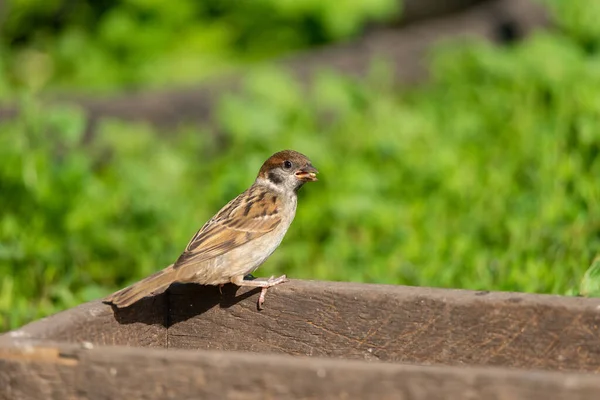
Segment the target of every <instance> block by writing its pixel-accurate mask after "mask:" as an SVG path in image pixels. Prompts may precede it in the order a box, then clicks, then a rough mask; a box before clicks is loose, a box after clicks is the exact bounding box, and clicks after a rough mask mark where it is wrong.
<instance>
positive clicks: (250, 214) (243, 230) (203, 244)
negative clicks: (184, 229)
mask: <svg viewBox="0 0 600 400" xmlns="http://www.w3.org/2000/svg"><path fill="white" fill-rule="evenodd" d="M280 211H281V199H280V198H279V196H277V195H276V194H274V193H272V192H270V191H269V190H268V189H266V188H264V187H260V186H252V187H251V188H250V189H248V190H247V191H246V192H244V193H242V194H240V195H239V196H238V197H236V198H235V199H233V200H231V201H230V202H229V203H227V205H225V207H223V208H222V209H221V211H219V212H218V213H217V215H215V216H214V217H213V218H212V219H211V220H209V221H208V222H207V223H206V224H204V226H203V227H202V228H200V230H199V231H198V232H197V233H196V234H195V235H194V237H193V238H192V240H190V242H189V243H188V245H187V247H186V249H185V251H184V252H183V254H182V255H181V256H180V257H179V259H178V260H177V262H176V263H175V265H174V268H181V267H184V266H186V265H191V264H197V263H200V262H203V261H206V260H210V259H212V258H215V257H218V256H220V255H222V254H224V253H226V252H228V251H230V250H231V249H234V248H236V247H239V246H241V245H243V244H245V243H248V242H249V241H251V240H254V239H256V238H259V237H261V236H263V235H264V234H265V233H267V232H270V231H272V230H273V229H275V228H276V227H277V225H279V223H280V222H281V216H280Z"/></svg>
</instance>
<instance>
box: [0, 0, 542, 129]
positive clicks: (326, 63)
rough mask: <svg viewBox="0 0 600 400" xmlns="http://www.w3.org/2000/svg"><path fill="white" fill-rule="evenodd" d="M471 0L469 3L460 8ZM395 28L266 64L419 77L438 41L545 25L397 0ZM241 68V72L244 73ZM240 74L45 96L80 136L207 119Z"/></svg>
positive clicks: (532, 7)
mask: <svg viewBox="0 0 600 400" xmlns="http://www.w3.org/2000/svg"><path fill="white" fill-rule="evenodd" d="M468 6H471V7H468ZM401 23H402V24H403V25H404V26H403V27H402V28H401V29H399V28H393V27H378V28H377V29H373V30H371V31H370V32H368V33H367V34H365V35H364V36H363V37H360V38H359V39H357V40H355V41H351V42H347V43H341V44H335V45H331V46H324V47H323V48H320V49H313V50H311V51H307V52H302V53H299V54H295V55H292V56H289V57H284V58H282V59H279V60H275V61H274V62H275V63H276V64H277V65H280V66H283V67H284V68H285V69H286V70H287V71H289V72H290V73H292V74H293V75H295V76H296V77H297V78H298V79H300V80H301V81H303V82H310V81H311V80H312V78H313V77H314V76H315V75H316V74H317V73H318V72H320V71H322V70H323V69H328V70H332V71H335V72H338V73H343V74H346V75H350V76H355V77H362V76H365V75H366V74H367V73H368V71H369V69H370V66H371V63H372V61H373V59H375V58H377V59H384V60H386V61H388V62H389V64H390V66H391V68H392V71H393V73H394V78H395V80H396V81H398V82H401V83H403V84H405V83H416V82H420V81H422V80H423V79H425V78H427V76H428V69H427V64H428V62H427V58H428V55H429V52H430V51H431V49H432V47H433V46H434V45H436V44H437V43H439V42H440V41H441V40H449V39H452V38H454V39H457V38H464V37H471V38H480V39H484V40H488V41H492V42H496V43H502V42H506V41H511V40H515V39H518V38H521V37H523V36H525V35H526V34H528V33H529V32H531V31H532V30H535V29H539V28H541V27H543V26H547V25H548V18H547V15H546V12H545V8H544V7H543V6H542V5H540V4H539V3H538V2H537V1H536V0H485V1H483V0H447V1H444V2H440V1H437V0H405V1H403V14H402V19H401ZM246 70H247V68H246V69H245V70H244V72H245V71H246ZM244 77H245V74H244V73H237V74H233V75H229V76H224V77H221V78H220V79H218V80H216V81H215V82H213V81H212V80H211V82H210V83H207V84H200V85H195V86H192V87H186V88H176V89H168V90H160V91H145V92H141V93H127V94H123V95H120V96H117V97H110V98H89V97H86V96H83V95H67V96H62V97H59V98H51V99H49V100H48V101H51V102H63V103H70V104H77V105H79V106H80V107H82V108H83V109H84V110H85V111H86V112H87V114H88V116H89V126H88V134H90V135H91V134H92V133H93V132H94V131H95V124H96V123H97V121H98V120H99V119H101V118H103V117H114V118H119V119H124V120H135V121H147V122H149V123H151V124H154V125H157V126H163V127H170V126H174V125H177V124H180V123H182V122H201V123H210V122H212V116H213V114H214V108H215V106H216V104H218V102H217V99H218V98H219V97H220V96H221V95H222V94H224V93H228V92H236V91H239V87H240V82H241V81H243V79H244ZM17 113H18V112H17V109H16V108H14V107H13V108H10V107H0V120H1V119H6V118H12V117H14V116H15V115H17Z"/></svg>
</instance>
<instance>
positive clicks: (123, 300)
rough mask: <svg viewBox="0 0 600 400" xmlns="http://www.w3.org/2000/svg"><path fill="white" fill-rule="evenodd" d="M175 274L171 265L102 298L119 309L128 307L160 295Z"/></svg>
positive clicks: (175, 277) (175, 276) (173, 279)
mask: <svg viewBox="0 0 600 400" xmlns="http://www.w3.org/2000/svg"><path fill="white" fill-rule="evenodd" d="M177 275H178V274H177V273H176V271H175V270H174V269H173V264H171V265H169V266H168V267H167V268H165V269H163V270H162V271H158V272H156V273H154V274H152V275H150V276H149V277H147V278H144V279H142V280H141V281H139V282H136V283H134V284H133V285H131V286H128V287H126V288H125V289H121V290H119V291H118V292H115V293H113V294H111V295H110V296H108V297H106V298H104V299H103V300H102V301H103V302H104V303H109V304H113V305H115V306H117V307H119V308H123V307H129V306H130V305H132V304H133V303H135V302H136V301H138V300H140V299H142V298H144V297H147V296H154V295H157V294H160V293H162V292H164V291H165V290H167V288H168V287H169V286H170V285H171V284H172V283H173V282H175V280H176V279H177Z"/></svg>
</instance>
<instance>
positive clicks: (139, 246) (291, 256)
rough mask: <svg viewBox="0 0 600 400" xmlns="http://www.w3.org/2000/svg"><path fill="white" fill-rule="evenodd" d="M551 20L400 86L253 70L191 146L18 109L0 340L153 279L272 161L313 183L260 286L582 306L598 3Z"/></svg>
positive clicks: (7, 124)
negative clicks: (411, 291) (341, 284)
mask: <svg viewBox="0 0 600 400" xmlns="http://www.w3.org/2000/svg"><path fill="white" fill-rule="evenodd" d="M553 4H554V7H555V8H554V10H555V11H556V15H557V22H558V24H559V26H560V27H561V30H560V31H554V32H545V33H540V34H537V35H535V36H533V37H530V38H528V39H527V40H525V41H524V42H522V43H519V44H517V45H514V46H511V47H503V48H498V47H493V46H491V45H488V44H485V43H482V42H479V41H476V40H473V41H471V42H469V43H464V42H461V43H456V42H447V43H443V44H440V46H439V48H438V49H437V51H436V52H435V53H434V55H433V56H432V62H431V65H432V71H433V73H432V75H433V78H432V80H431V81H430V82H429V83H427V84H426V85H423V86H421V87H418V88H413V89H402V90H399V89H397V88H395V87H394V86H393V85H392V84H391V82H390V81H389V79H387V78H386V76H388V75H389V74H386V73H385V68H384V66H380V65H375V66H374V68H373V72H372V74H371V75H370V76H369V77H367V78H366V79H364V80H362V81H360V82H359V81H355V80H352V79H349V78H343V77H341V76H338V75H336V74H334V73H328V72H326V71H325V72H323V73H322V74H321V75H320V76H319V77H318V78H317V79H315V81H314V82H312V84H311V85H310V88H309V89H308V91H306V90H303V89H302V88H301V87H300V86H299V84H297V83H295V82H294V81H293V80H292V79H290V77H288V76H286V75H285V74H284V73H283V72H281V71H278V70H273V69H268V68H267V69H257V70H254V72H252V73H250V74H249V78H248V80H247V83H246V88H245V90H244V92H243V93H242V94H240V95H236V96H232V95H229V96H225V97H223V98H222V99H221V101H220V104H219V107H218V115H217V123H216V126H215V127H213V128H210V129H209V128H208V127H206V128H203V129H201V130H198V129H197V128H194V129H192V128H189V127H181V128H180V129H179V130H178V131H177V132H169V134H168V135H166V134H165V133H164V132H162V133H161V132H157V131H155V130H153V129H152V128H150V127H149V126H146V125H144V124H133V123H123V122H118V121H113V120H104V121H102V122H101V125H100V128H99V129H100V134H99V135H98V138H97V140H96V141H95V142H93V143H90V144H86V145H84V146H83V147H82V145H81V143H80V142H81V137H82V131H83V127H84V122H85V115H83V114H82V113H81V112H80V111H79V110H77V109H75V108H56V107H53V108H47V107H41V106H40V105H39V104H38V102H37V101H36V97H35V96H30V95H26V94H24V95H22V96H21V98H20V101H21V103H22V105H23V109H24V110H25V113H24V114H23V115H22V116H21V117H20V118H19V119H17V120H13V121H2V122H0V157H1V159H2V160H3V162H2V163H0V193H2V195H1V196H0V210H1V211H0V274H1V276H2V280H1V281H0V317H1V318H2V320H1V321H0V329H8V328H12V327H16V326H19V325H21V324H23V323H25V322H27V321H30V320H32V319H34V318H38V317H40V316H43V315H47V314H49V313H52V312H55V311H57V310H60V309H64V308H67V307H71V306H73V305H75V304H77V303H79V302H83V301H87V300H91V299H95V298H98V297H100V296H102V295H105V294H108V293H110V292H111V291H112V290H115V289H117V288H119V287H122V286H124V285H126V284H129V283H132V282H134V281H136V280H138V279H139V278H141V277H143V276H145V275H147V274H150V273H151V272H153V271H155V270H157V269H159V268H161V267H163V266H166V265H167V264H168V263H170V262H172V261H173V260H174V259H175V258H176V257H177V256H178V255H179V253H180V252H181V250H182V249H183V247H184V246H185V244H186V243H187V241H188V239H189V237H191V235H192V234H193V233H194V232H195V230H196V229H198V228H199V227H200V226H201V225H202V224H203V223H204V222H205V221H206V220H207V219H208V218H209V217H210V216H212V215H213V214H214V213H215V212H216V211H217V210H218V209H219V208H220V207H221V206H222V205H224V204H225V203H226V202H227V201H228V200H230V199H231V198H232V197H234V196H235V195H237V194H238V193H239V192H240V191H242V190H244V189H245V188H246V187H247V186H249V185H250V184H251V183H252V181H253V179H254V175H255V173H256V171H257V170H258V168H259V166H260V164H261V163H262V161H263V160H264V159H265V158H266V157H268V156H269V155H270V154H272V153H273V152H275V151H278V150H280V149H284V148H293V149H296V150H298V151H301V152H303V153H305V154H307V155H308V156H309V157H310V158H311V159H312V161H313V163H314V165H315V166H317V168H318V169H319V170H320V172H321V174H320V181H319V182H318V183H316V184H311V185H307V186H306V187H305V188H303V189H302V191H301V193H300V203H299V209H298V213H297V216H296V221H295V222H294V224H293V225H292V228H291V229H290V232H289V233H288V235H287V236H286V238H285V239H284V241H283V243H282V245H281V247H280V249H279V250H278V251H276V252H275V253H274V255H273V256H272V257H271V258H270V259H269V261H267V263H266V264H265V265H264V266H263V267H261V269H259V271H258V272H259V275H261V276H269V275H271V274H279V273H283V272H285V273H287V274H288V275H289V276H290V277H293V278H310V279H332V280H344V281H360V282H381V283H393V284H408V285H427V286H438V287H462V288H470V289H480V290H515V291H524V292H537V293H558V294H570V295H573V294H579V293H580V292H581V293H582V294H585V295H595V293H596V292H597V289H596V288H597V282H598V281H597V275H598V274H597V273H596V269H597V262H596V263H595V264H594V265H595V266H593V267H592V268H591V269H590V271H588V273H587V274H586V269H587V268H588V267H589V266H590V264H592V261H593V260H594V258H595V257H596V255H597V254H600V185H599V184H598V180H599V177H600V157H599V156H598V154H599V152H600V96H599V92H600V64H599V61H600V58H599V54H600V53H599V49H600V47H599V46H598V45H599V44H600V33H599V31H598V30H597V29H596V27H595V22H594V21H595V19H593V18H588V17H587V16H588V15H590V14H594V13H597V12H599V11H600V5H598V4H596V3H594V5H593V6H592V3H587V2H582V1H576V2H569V3H566V2H555V3H553ZM590 9H591V10H590ZM594 15H595V14H594ZM6 76H7V75H6V74H5V75H4V78H2V75H0V82H5V83H4V84H5V85H7V86H10V87H11V88H13V87H14V85H13V83H11V82H10V79H7V78H6ZM0 87H2V84H1V83H0ZM16 92H19V91H18V90H16V91H15V93H16ZM216 132H218V134H219V135H222V137H220V138H219V139H217V136H216ZM82 148H83V149H84V150H82Z"/></svg>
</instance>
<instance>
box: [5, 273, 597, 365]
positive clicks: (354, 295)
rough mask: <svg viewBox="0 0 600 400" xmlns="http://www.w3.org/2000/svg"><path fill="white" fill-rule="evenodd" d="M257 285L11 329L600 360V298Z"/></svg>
mask: <svg viewBox="0 0 600 400" xmlns="http://www.w3.org/2000/svg"><path fill="white" fill-rule="evenodd" d="M257 295H258V291H257V290H256V289H252V290H247V289H243V288H242V289H238V288H237V287H235V286H233V285H227V286H225V287H224V289H223V294H222V295H221V294H219V292H218V290H217V288H216V287H204V286H199V285H174V286H172V287H171V288H170V289H169V291H168V292H167V294H164V295H160V296H157V297H155V298H147V299H144V300H142V301H141V302H139V303H137V304H134V305H133V306H132V307H130V308H128V309H124V310H118V309H115V310H113V309H111V307H109V306H107V305H104V304H101V303H99V302H93V303H90V304H85V305H82V306H80V307H77V308H75V309H72V310H69V311H66V312H64V313H60V314H57V315H56V316H54V317H50V318H48V319H46V320H45V321H39V322H36V323H33V324H31V325H29V326H26V327H24V328H22V329H20V330H17V331H15V332H11V333H9V334H8V335H6V336H5V340H8V339H11V338H19V337H24V338H35V339H50V340H59V341H70V342H80V341H89V342H92V343H94V344H117V345H118V344H126V345H135V346H157V347H168V348H181V349H203V350H227V351H232V350H236V351H250V352H263V353H282V354H289V355H298V356H322V357H333V358H345V359H358V360H380V361H388V362H412V363H421V364H444V365H478V366H504V367H521V368H527V369H546V370H552V369H555V370H572V371H590V372H598V371H600V331H599V326H600V299H584V298H574V297H561V296H544V295H528V294H520V293H498V292H496V293H487V292H473V291H465V290H446V289H433V288H417V287H405V286H392V285H365V284H352V283H336V282H316V281H299V280H292V281H290V282H289V283H286V284H283V285H280V286H277V287H275V288H272V289H270V290H269V294H268V295H267V301H266V303H265V307H266V308H265V310H263V311H257V310H256V299H257ZM167 310H168V311H167ZM113 313H114V314H113ZM1 340H2V339H0V342H1Z"/></svg>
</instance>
